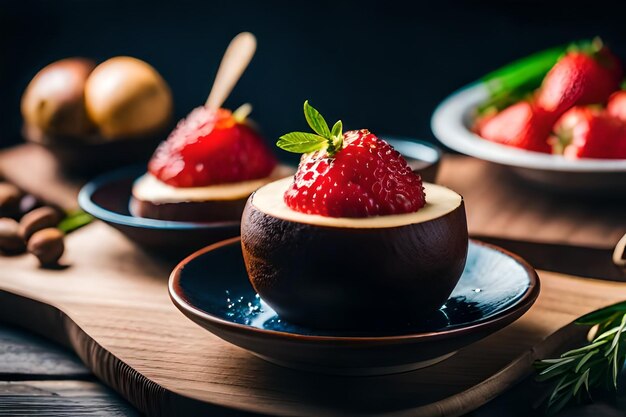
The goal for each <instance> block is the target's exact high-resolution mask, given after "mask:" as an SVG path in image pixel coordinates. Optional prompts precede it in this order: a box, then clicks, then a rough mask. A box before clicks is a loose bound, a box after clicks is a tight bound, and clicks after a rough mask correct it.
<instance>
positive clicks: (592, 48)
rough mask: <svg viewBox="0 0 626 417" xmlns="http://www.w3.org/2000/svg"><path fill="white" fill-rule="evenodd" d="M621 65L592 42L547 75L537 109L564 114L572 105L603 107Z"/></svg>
mask: <svg viewBox="0 0 626 417" xmlns="http://www.w3.org/2000/svg"><path fill="white" fill-rule="evenodd" d="M622 71H623V70H622V65H621V63H620V62H619V60H618V59H617V58H616V57H615V55H613V53H611V51H610V50H609V49H608V48H607V47H606V46H603V45H602V42H601V41H599V40H594V41H593V42H592V43H591V44H589V45H588V46H587V47H582V48H576V49H572V50H571V51H570V52H568V53H567V54H566V55H565V56H564V57H563V58H561V59H560V60H559V61H558V62H557V63H556V64H555V65H554V67H552V69H551V70H550V72H548V74H547V75H546V77H545V78H544V80H543V83H542V85H541V88H540V90H539V94H538V96H537V105H538V106H539V107H541V108H543V109H544V110H546V111H549V112H553V113H556V114H559V115H561V114H563V113H564V112H565V111H566V110H567V109H569V108H571V107H572V106H575V105H586V104H597V103H605V102H606V101H607V99H608V98H609V96H610V95H611V93H612V92H614V91H615V90H617V88H618V86H619V83H620V82H621V79H622V75H623V72H622Z"/></svg>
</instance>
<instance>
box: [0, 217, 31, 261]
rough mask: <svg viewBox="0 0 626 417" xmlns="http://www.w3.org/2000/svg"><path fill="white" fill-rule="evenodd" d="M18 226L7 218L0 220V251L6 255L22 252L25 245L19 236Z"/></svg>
mask: <svg viewBox="0 0 626 417" xmlns="http://www.w3.org/2000/svg"><path fill="white" fill-rule="evenodd" d="M18 230H19V225H18V223H17V222H16V221H15V220H13V219H9V218H8V217H4V218H1V219H0V251H2V252H4V253H8V254H15V253H21V252H24V249H26V245H25V244H24V240H23V239H22V237H21V236H20V235H19V231H18Z"/></svg>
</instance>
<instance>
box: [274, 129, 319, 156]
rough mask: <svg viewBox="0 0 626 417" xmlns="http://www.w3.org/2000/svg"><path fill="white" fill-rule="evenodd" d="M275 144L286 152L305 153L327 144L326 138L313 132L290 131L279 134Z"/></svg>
mask: <svg viewBox="0 0 626 417" xmlns="http://www.w3.org/2000/svg"><path fill="white" fill-rule="evenodd" d="M276 146H278V147H279V148H280V149H283V150H285V151H287V152H293V153H307V152H313V151H318V150H320V149H323V148H324V147H326V146H328V139H326V138H324V137H321V136H319V135H315V134H313V133H306V132H291V133H287V134H286V135H283V136H281V137H280V139H278V142H276Z"/></svg>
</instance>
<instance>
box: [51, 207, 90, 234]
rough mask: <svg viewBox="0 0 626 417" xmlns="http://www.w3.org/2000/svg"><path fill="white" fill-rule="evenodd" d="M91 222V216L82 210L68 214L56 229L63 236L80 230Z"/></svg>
mask: <svg viewBox="0 0 626 417" xmlns="http://www.w3.org/2000/svg"><path fill="white" fill-rule="evenodd" d="M92 221H93V216H92V215H91V214H89V213H86V212H84V211H83V210H76V211H74V212H71V213H68V214H67V216H66V217H65V218H64V219H63V220H61V222H60V223H59V224H58V225H57V227H58V228H59V229H60V230H61V231H62V232H63V233H65V234H68V233H70V232H73V231H74V230H77V229H80V228H81V227H83V226H86V225H88V224H89V223H91V222H92Z"/></svg>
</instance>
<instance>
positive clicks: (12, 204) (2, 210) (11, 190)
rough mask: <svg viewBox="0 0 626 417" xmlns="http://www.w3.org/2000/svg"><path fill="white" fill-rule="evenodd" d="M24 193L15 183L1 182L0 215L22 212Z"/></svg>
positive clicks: (10, 215) (9, 215)
mask: <svg viewBox="0 0 626 417" xmlns="http://www.w3.org/2000/svg"><path fill="white" fill-rule="evenodd" d="M23 195H24V193H23V192H22V191H21V190H20V189H19V188H17V187H16V186H15V185H13V184H10V183H8V182H0V216H7V217H13V216H16V215H18V214H19V212H20V201H21V200H22V196H23Z"/></svg>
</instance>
